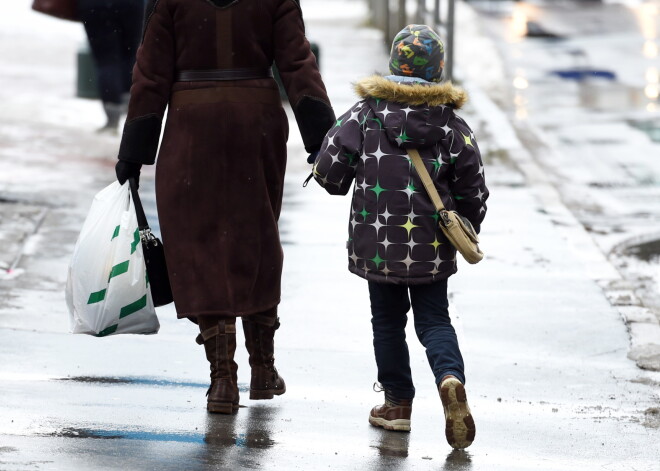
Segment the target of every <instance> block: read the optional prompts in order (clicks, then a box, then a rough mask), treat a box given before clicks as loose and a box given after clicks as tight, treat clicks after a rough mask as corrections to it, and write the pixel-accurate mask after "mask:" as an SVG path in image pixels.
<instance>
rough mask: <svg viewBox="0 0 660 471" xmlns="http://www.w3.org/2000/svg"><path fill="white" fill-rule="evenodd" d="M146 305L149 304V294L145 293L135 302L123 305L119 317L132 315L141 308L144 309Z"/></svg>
mask: <svg viewBox="0 0 660 471" xmlns="http://www.w3.org/2000/svg"><path fill="white" fill-rule="evenodd" d="M146 306H147V295H146V294H145V295H144V296H142V297H141V298H140V299H138V300H137V301H135V302H134V303H131V304H129V305H128V306H124V307H122V308H121V312H120V313H119V318H120V319H123V318H124V317H126V316H130V315H131V314H133V313H134V312H138V311H139V310H140V309H142V308H144V307H146Z"/></svg>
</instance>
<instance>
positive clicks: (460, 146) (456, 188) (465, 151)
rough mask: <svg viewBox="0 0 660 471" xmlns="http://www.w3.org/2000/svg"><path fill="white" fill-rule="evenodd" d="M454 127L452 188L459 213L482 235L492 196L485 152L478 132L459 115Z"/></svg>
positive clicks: (451, 152)
mask: <svg viewBox="0 0 660 471" xmlns="http://www.w3.org/2000/svg"><path fill="white" fill-rule="evenodd" d="M451 128H452V131H453V136H452V143H451V147H450V158H451V160H450V165H451V166H452V170H453V171H452V172H451V173H450V174H451V175H452V176H451V181H450V182H449V188H450V190H451V192H452V196H453V197H454V200H455V201H456V210H457V211H458V212H459V213H460V214H461V215H462V216H464V217H466V218H467V219H468V220H469V221H470V222H471V223H472V225H473V226H474V229H475V230H476V231H477V232H479V231H480V230H481V223H482V222H483V220H484V217H485V216H486V209H487V208H486V200H487V199H488V195H489V192H488V188H487V187H486V179H485V176H484V165H483V161H482V160H481V153H480V152H479V146H478V145H477V140H476V139H475V137H474V133H473V132H472V130H471V129H470V127H469V126H468V125H467V123H465V121H463V120H462V119H461V118H459V117H458V116H457V117H456V118H455V120H454V123H453V125H452V126H451Z"/></svg>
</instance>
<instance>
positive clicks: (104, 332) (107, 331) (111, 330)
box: [95, 324, 119, 337]
mask: <svg viewBox="0 0 660 471" xmlns="http://www.w3.org/2000/svg"><path fill="white" fill-rule="evenodd" d="M118 327H119V324H115V325H111V326H110V327H108V328H107V329H103V330H102V331H101V332H99V333H98V334H96V335H95V337H105V336H106V335H110V334H114V333H115V332H117V328H118Z"/></svg>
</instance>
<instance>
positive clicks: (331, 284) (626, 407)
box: [0, 0, 660, 471]
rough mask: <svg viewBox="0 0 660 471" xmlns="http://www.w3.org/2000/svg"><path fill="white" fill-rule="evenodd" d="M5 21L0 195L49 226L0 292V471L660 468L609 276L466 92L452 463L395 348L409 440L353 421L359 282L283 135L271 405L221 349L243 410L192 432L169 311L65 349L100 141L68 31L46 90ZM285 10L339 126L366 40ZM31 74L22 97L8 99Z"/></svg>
mask: <svg viewBox="0 0 660 471" xmlns="http://www.w3.org/2000/svg"><path fill="white" fill-rule="evenodd" d="M15 3H16V4H17V5H18V6H12V10H10V13H9V14H10V16H11V15H15V19H20V20H21V21H24V22H25V23H24V24H23V25H22V26H20V25H18V26H17V24H18V23H20V22H18V21H9V20H7V19H0V27H4V26H6V25H5V23H11V24H13V25H14V26H13V28H14V29H10V30H9V31H11V33H12V34H16V35H19V36H20V38H21V39H22V41H19V42H15V44H20V46H19V47H17V49H20V50H16V51H11V54H10V51H8V50H7V49H6V46H0V47H2V49H0V70H1V71H2V72H0V79H3V82H4V81H5V80H4V79H5V78H10V77H12V78H13V79H14V80H15V82H16V85H14V87H13V89H12V88H9V87H11V86H10V85H8V86H7V87H0V99H2V100H3V101H4V102H5V103H7V104H8V106H6V107H3V108H0V133H2V141H1V142H2V144H0V169H1V171H0V196H2V197H4V198H5V199H6V200H9V199H12V200H14V201H16V200H20V202H21V203H20V204H24V205H26V206H29V207H31V208H32V207H34V208H37V210H39V209H42V208H46V209H47V215H46V216H45V218H44V219H43V221H42V222H41V223H40V224H39V225H38V227H37V226H36V224H33V225H32V226H30V225H29V224H28V222H29V219H26V218H24V219H23V220H25V221H28V222H25V225H24V226H21V227H24V229H23V233H24V235H23V236H22V237H23V239H22V240H25V241H27V243H23V242H19V243H17V247H18V246H20V247H22V249H19V250H20V252H19V253H12V255H11V256H8V257H7V259H8V260H10V259H11V260H13V261H14V262H12V263H15V261H16V260H18V264H17V266H16V267H15V270H14V271H13V273H11V274H4V275H2V276H3V278H0V380H1V384H2V386H1V387H0V470H2V471H5V470H7V471H9V470H12V471H13V470H26V469H44V470H52V469H67V470H68V469H76V470H77V469H80V470H114V469H131V470H169V469H171V470H175V469H176V470H180V469H186V470H205V469H228V470H229V469H231V470H236V469H265V470H271V469H273V470H274V469H282V470H291V469H300V470H316V469H346V470H349V469H401V470H408V469H415V470H417V469H445V470H484V471H498V470H502V471H505V470H506V471H512V470H525V471H527V470H533V469H540V470H553V471H554V470H596V469H599V470H600V469H606V470H609V471H616V470H630V469H639V470H642V469H643V470H645V471H646V470H650V471H653V470H655V471H657V470H660V464H659V461H658V457H659V456H658V450H657V443H658V442H659V440H660V431H659V429H658V427H660V409H659V407H660V397H659V396H658V393H657V391H658V387H659V386H660V375H658V374H657V373H650V372H645V371H642V370H639V369H637V368H636V367H635V364H634V363H633V362H631V361H629V360H628V359H627V357H626V354H627V352H628V348H629V340H628V334H627V331H626V328H625V326H624V323H623V322H622V319H621V317H620V315H619V313H618V312H617V310H616V309H615V308H613V307H612V306H611V305H610V303H609V302H608V300H607V299H606V297H605V295H604V294H603V292H602V290H601V289H600V287H599V286H598V285H597V284H596V283H595V282H594V281H593V276H592V275H593V273H592V272H593V269H594V267H595V266H598V267H600V268H599V269H602V270H608V268H606V267H607V265H594V261H593V260H591V261H589V260H586V259H585V258H589V257H585V254H594V253H595V252H591V248H590V247H587V246H585V245H584V244H586V243H587V242H588V241H585V239H584V238H583V237H581V236H580V235H579V234H578V233H577V232H574V231H576V230H577V229H576V228H575V227H574V226H572V225H571V224H572V222H571V221H570V220H569V219H568V217H567V216H566V214H565V213H563V210H562V209H561V206H556V205H554V203H552V204H549V201H548V199H547V198H546V197H544V196H543V195H545V194H546V193H544V191H545V190H543V188H542V187H539V184H538V182H537V181H535V180H533V179H531V180H530V175H529V172H525V171H521V170H520V166H519V164H520V162H514V161H512V160H511V159H509V158H508V157H507V155H508V154H506V153H502V152H501V143H499V142H496V141H494V140H493V133H492V129H493V127H492V126H493V124H492V123H489V127H488V128H487V127H486V121H487V120H488V118H490V117H492V116H493V115H492V113H491V111H492V109H489V106H491V104H492V103H489V101H488V99H487V98H488V97H484V96H483V95H484V94H483V92H481V91H480V89H479V88H477V85H476V84H474V85H473V83H474V82H472V83H471V82H470V81H469V80H468V81H466V83H465V85H466V86H467V87H468V91H469V92H471V94H472V95H473V96H474V97H475V100H474V101H473V104H472V105H471V106H469V107H468V109H467V110H466V111H465V113H463V114H462V116H463V117H464V118H465V119H466V121H467V122H468V123H470V124H471V125H473V127H474V128H475V134H476V135H477V138H478V140H479V143H480V147H481V148H482V151H483V153H484V156H485V158H486V162H487V163H486V165H487V169H486V172H487V179H488V182H489V186H490V189H491V191H492V196H491V199H490V200H489V214H488V217H487V219H486V222H485V223H484V226H483V236H482V239H483V248H484V251H485V252H486V253H487V255H488V259H487V260H486V261H485V262H483V263H481V264H479V265H477V266H468V265H467V264H461V265H460V267H459V273H458V274H457V275H456V276H454V277H452V278H451V280H450V284H449V285H450V291H451V300H452V314H453V317H454V323H455V326H456V328H457V331H458V333H459V339H460V341H461V345H462V349H463V353H464V357H465V362H466V366H467V371H466V373H467V376H468V384H467V388H468V394H469V397H470V402H471V406H472V409H473V412H474V414H475V420H476V422H477V438H476V441H475V443H474V444H473V446H472V447H470V448H469V449H468V450H467V451H466V452H452V451H451V449H450V448H449V446H448V445H447V444H446V443H445V440H444V436H443V429H444V424H443V419H442V409H441V407H440V401H439V398H438V397H437V391H436V390H435V385H434V383H433V377H432V374H431V372H430V370H429V368H428V365H427V364H426V357H425V354H424V351H423V349H422V347H421V346H420V345H418V342H417V341H416V337H415V334H414V331H413V330H412V329H411V330H410V331H409V335H408V337H409V340H410V350H411V357H412V362H413V364H412V368H413V375H414V378H415V381H416V387H417V397H416V399H415V407H414V412H413V419H412V420H413V422H412V432H411V433H410V434H396V433H392V432H385V431H382V430H378V429H374V428H372V427H370V426H369V424H368V423H367V414H368V412H369V410H370V408H371V407H372V406H373V405H375V404H376V403H378V402H379V401H381V400H382V394H375V393H373V392H372V390H371V387H372V384H373V382H374V381H375V377H376V371H375V364H374V361H373V352H372V347H371V326H370V315H369V301H368V293H367V287H366V282H364V281H363V280H361V279H359V278H357V277H355V276H354V275H351V274H349V273H348V271H347V269H346V265H347V261H346V253H345V249H344V241H345V238H346V227H347V224H348V211H349V205H350V200H349V198H348V197H346V198H337V197H330V196H329V195H327V194H326V193H325V192H324V191H323V190H322V189H321V188H319V187H317V186H314V185H313V184H310V187H309V188H307V189H302V188H301V183H302V181H303V180H304V178H305V176H306V174H307V173H308V171H309V169H308V165H307V164H305V163H304V159H305V155H304V153H303V151H302V144H301V142H300V138H299V136H298V133H297V131H296V130H295V125H294V123H293V122H292V133H291V134H292V140H291V146H290V157H289V160H290V165H289V173H288V176H287V187H286V195H285V208H284V211H283V217H282V221H281V233H282V239H283V243H284V250H285V256H286V261H285V273H284V286H283V301H282V304H281V308H280V316H281V318H282V328H281V329H280V330H279V331H278V334H277V340H276V343H277V349H278V350H277V365H278V369H279V370H280V372H281V373H282V375H283V376H284V377H285V379H286V381H287V393H286V394H285V395H284V396H282V397H280V398H277V399H275V400H273V401H249V400H248V399H247V382H248V381H249V369H248V363H247V356H246V353H245V350H244V349H242V348H240V344H241V343H242V341H241V340H239V349H238V352H237V361H238V363H239V383H240V385H241V389H242V400H241V404H242V405H243V406H244V407H243V408H241V410H239V412H238V413H237V414H236V415H235V416H230V417H224V416H211V415H208V414H207V413H206V411H205V409H204V406H205V397H204V393H205V390H206V387H207V384H208V373H207V365H206V363H205V360H204V356H203V352H202V350H201V349H200V347H198V346H197V345H196V344H195V343H194V337H195V335H196V327H195V326H194V325H192V324H191V323H188V322H184V321H177V320H176V319H175V316H174V312H173V310H172V308H171V307H166V308H164V309H161V310H159V315H160V319H161V323H162V329H161V332H160V333H159V334H158V335H156V336H146V337H139V336H116V337H108V338H104V339H97V338H91V337H87V336H73V335H70V334H68V333H67V328H68V324H67V312H66V306H65V304H64V295H63V289H64V281H65V277H66V266H67V263H68V259H69V256H70V253H71V250H72V247H73V244H74V242H75V239H76V237H77V231H79V229H80V227H81V225H82V221H83V219H84V217H85V214H86V212H87V209H88V207H89V204H90V202H91V198H92V196H93V194H94V193H95V192H97V191H99V190H100V189H101V188H103V187H104V186H105V185H106V184H108V183H110V182H111V181H112V178H113V170H112V165H113V164H114V154H115V152H116V146H117V144H118V143H117V141H116V139H112V138H99V137H97V136H94V135H92V134H90V131H91V130H92V129H93V128H94V126H96V122H95V120H97V121H98V125H100V124H101V114H100V113H101V112H100V107H99V108H95V106H97V105H95V104H93V103H86V102H83V101H82V100H75V99H72V98H70V91H69V90H70V88H67V87H70V84H71V83H72V82H70V81H69V80H72V74H73V72H72V64H71V61H70V60H69V59H70V55H71V54H72V53H73V52H74V51H75V48H76V44H77V41H78V38H79V35H78V33H77V32H75V31H74V30H73V29H72V28H73V27H75V25H64V26H55V27H53V28H54V29H51V30H49V31H50V33H49V34H50V35H51V36H52V39H51V42H52V43H57V47H56V49H55V50H54V51H51V53H50V54H49V57H50V56H52V63H51V64H50V65H49V67H50V68H51V69H49V70H50V72H49V73H40V74H37V73H36V72H35V71H34V70H33V69H31V68H30V66H29V64H30V63H32V62H34V61H33V60H31V59H30V58H34V57H35V56H36V57H41V55H43V54H44V52H43V51H42V52H39V51H41V50H42V48H43V40H42V38H38V37H34V36H33V35H32V33H31V31H33V30H34V25H35V24H40V25H45V23H42V21H51V20H48V19H45V20H44V19H42V18H39V17H37V16H36V15H33V14H30V13H25V11H24V10H25V9H27V8H28V7H29V3H30V2H29V1H28V0H20V1H19V0H16V2H15ZM304 9H305V16H306V21H307V28H308V34H309V36H310V38H311V39H313V40H315V41H317V42H319V43H320V46H321V50H322V57H323V63H322V67H323V74H324V78H325V80H326V84H327V86H328V91H329V93H330V96H331V98H332V100H333V104H334V106H335V107H336V112H337V114H339V113H342V112H343V111H344V110H345V109H346V108H347V107H348V106H350V105H351V104H352V103H353V102H354V101H355V100H356V99H355V98H354V97H353V95H352V91H351V87H350V82H351V81H354V80H356V79H358V78H360V77H362V76H365V75H368V74H370V73H372V72H374V71H384V68H385V67H386V64H387V62H386V51H385V50H384V48H383V46H382V44H383V42H382V37H381V36H380V34H379V33H378V32H376V31H374V30H371V29H368V28H365V27H364V26H363V25H364V23H365V19H366V9H365V8H364V6H363V5H362V4H361V3H360V2H355V1H349V0H305V4H304ZM53 21H54V20H53ZM34 22H36V23H34ZM65 26H66V27H65ZM44 28H46V26H44ZM48 28H50V26H48ZM55 38H57V39H59V41H54V39H55ZM2 44H3V42H0V45H2ZM347 51H350V54H347ZM21 58H25V59H21ZM46 59H48V58H44V60H46ZM28 76H30V77H33V79H32V80H33V82H26V81H25V80H21V79H22V78H25V77H28ZM26 80H27V79H26ZM18 83H20V84H21V86H20V87H18V85H17V84H18ZM7 88H8V89H7ZM53 94H55V96H56V98H54V97H53ZM44 104H48V105H49V106H50V107H51V108H50V111H44V108H43V107H44ZM53 113H56V114H57V115H58V119H53V118H52V114H53ZM500 124H501V125H502V126H504V125H505V124H503V123H500ZM7 143H8V144H7ZM150 172H151V170H147V171H146V172H145V175H144V178H143V191H145V193H147V194H148V190H149V189H150V188H151V187H152V185H153V176H152V173H150ZM72 181H75V182H76V184H72ZM147 198H148V196H147ZM15 207H16V203H12V204H7V203H6V202H2V201H0V216H1V217H2V221H3V222H2V223H0V228H3V229H2V230H3V231H4V228H9V229H12V228H14V225H13V224H8V223H6V221H7V217H8V216H6V215H7V214H10V211H11V209H9V208H15ZM564 209H565V208H564ZM35 229H38V230H37V232H36V234H33V235H30V234H31V233H32V232H34V231H35ZM3 233H4V232H3ZM17 233H18V231H17ZM26 234H27V236H26ZM9 237H10V236H7V237H6V238H7V240H9ZM26 237H27V239H26ZM0 240H1V239H0ZM12 240H14V239H12ZM3 246H4V245H3ZM18 255H20V259H18V258H17V257H18ZM596 258H597V257H596ZM601 262H602V260H597V261H596V262H595V263H601ZM1 268H2V267H1V266H0V272H2V270H1ZM610 268H611V267H610ZM336 293H341V295H340V296H337V294H336ZM239 335H240V334H239Z"/></svg>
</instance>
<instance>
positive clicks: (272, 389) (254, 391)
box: [242, 309, 286, 399]
mask: <svg viewBox="0 0 660 471" xmlns="http://www.w3.org/2000/svg"><path fill="white" fill-rule="evenodd" d="M242 320H243V332H244V333H245V347H246V348H247V351H248V353H249V354H250V367H251V368H252V378H251V380H250V399H272V398H273V396H280V395H282V394H284V393H285V392H286V385H285V384H284V379H282V377H281V376H280V375H279V373H278V372H277V368H275V357H274V349H275V345H274V337H275V331H276V330H277V329H278V328H279V327H280V320H279V318H278V317H277V310H276V309H272V310H270V311H267V312H264V313H261V314H254V315H250V316H247V317H243V318H242Z"/></svg>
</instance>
